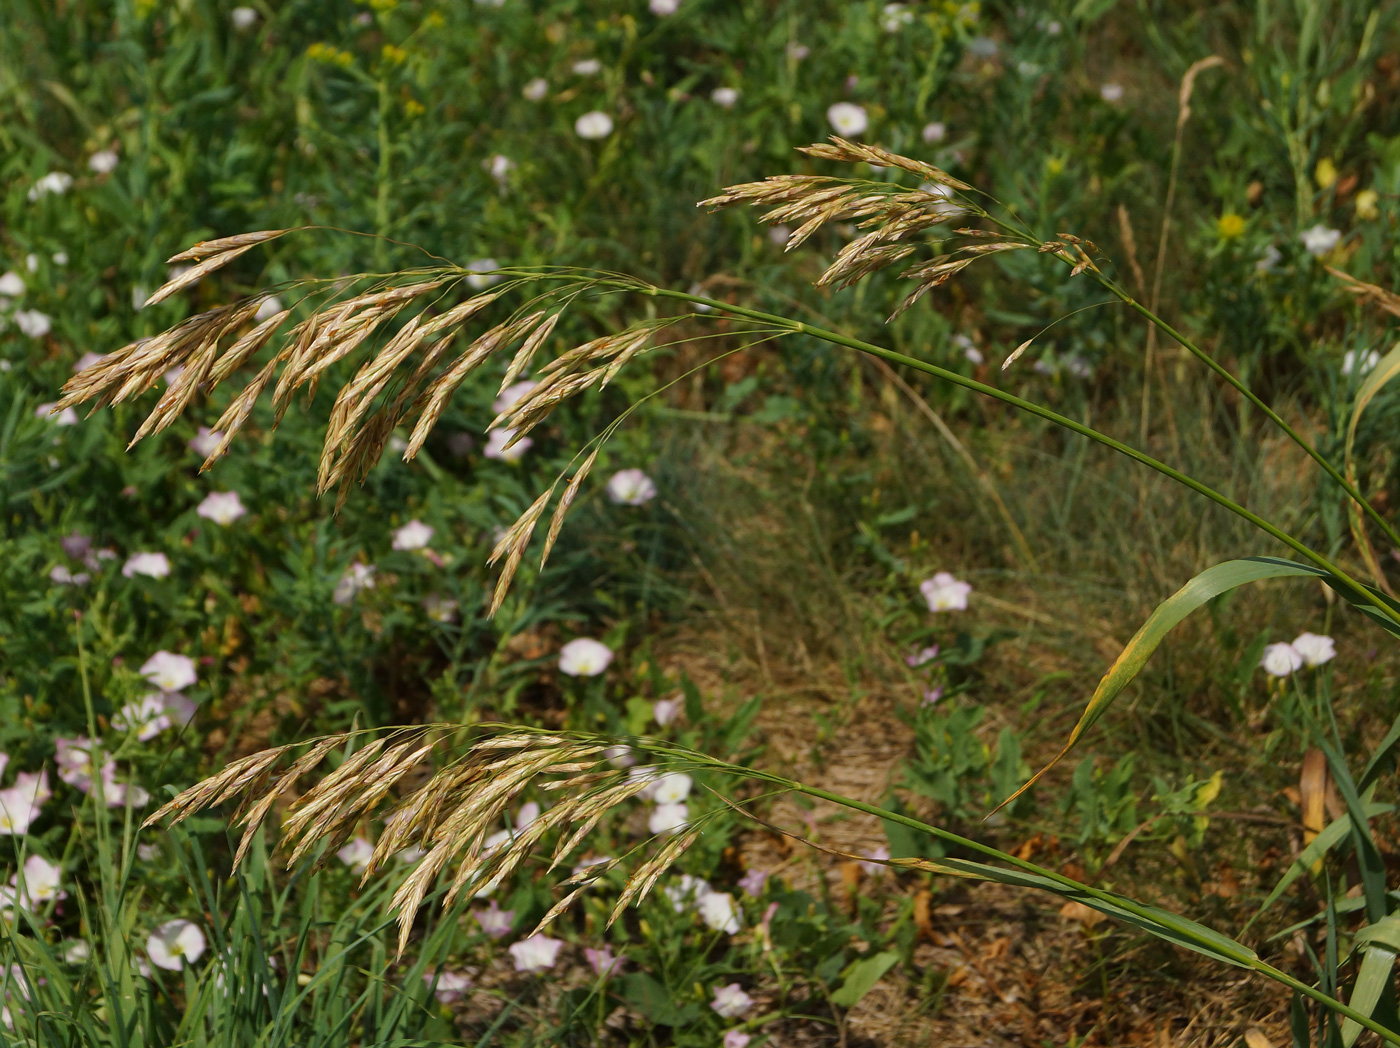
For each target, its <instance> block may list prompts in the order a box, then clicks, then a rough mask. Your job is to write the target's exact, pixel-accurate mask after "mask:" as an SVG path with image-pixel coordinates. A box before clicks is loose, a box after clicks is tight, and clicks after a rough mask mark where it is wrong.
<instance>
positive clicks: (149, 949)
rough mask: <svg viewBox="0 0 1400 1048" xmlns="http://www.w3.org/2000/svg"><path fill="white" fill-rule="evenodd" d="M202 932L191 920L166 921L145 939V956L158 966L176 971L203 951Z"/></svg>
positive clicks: (191, 961) (190, 962)
mask: <svg viewBox="0 0 1400 1048" xmlns="http://www.w3.org/2000/svg"><path fill="white" fill-rule="evenodd" d="M204 946H205V941H204V933H203V932H202V931H200V930H199V926H198V925H197V924H194V923H193V922H191V921H185V920H174V921H166V922H165V923H164V924H162V925H161V926H160V927H159V928H157V929H156V930H155V934H153V935H151V936H150V937H149V938H148V939H147V940H146V956H148V957H149V958H150V959H151V963H152V964H154V965H155V966H156V967H158V968H164V969H166V970H167V971H172V972H178V971H179V970H180V969H181V968H183V967H185V965H186V964H193V963H194V962H195V961H197V960H199V958H200V956H201V955H202V954H203V953H204Z"/></svg>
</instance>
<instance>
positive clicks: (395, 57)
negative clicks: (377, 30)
mask: <svg viewBox="0 0 1400 1048" xmlns="http://www.w3.org/2000/svg"><path fill="white" fill-rule="evenodd" d="M380 54H381V55H382V56H383V58H384V61H386V62H388V63H389V64H390V65H402V64H403V63H404V61H406V60H407V58H408V52H407V51H405V50H404V49H403V48H402V47H395V46H394V45H393V44H385V45H384V50H383V51H381V52H380Z"/></svg>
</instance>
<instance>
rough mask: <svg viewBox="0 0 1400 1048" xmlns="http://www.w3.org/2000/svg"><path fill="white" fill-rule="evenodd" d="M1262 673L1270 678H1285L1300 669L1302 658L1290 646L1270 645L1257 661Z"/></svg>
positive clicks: (1281, 644) (1295, 649)
mask: <svg viewBox="0 0 1400 1048" xmlns="http://www.w3.org/2000/svg"><path fill="white" fill-rule="evenodd" d="M1259 665H1260V666H1263V667H1264V672H1265V673H1267V674H1269V676H1271V677H1287V676H1288V675H1289V674H1290V673H1293V672H1294V671H1295V670H1299V669H1302V667H1303V656H1302V655H1301V654H1299V652H1298V649H1297V648H1295V647H1293V645H1292V644H1286V643H1278V644H1270V645H1269V646H1268V647H1267V648H1265V649H1264V657H1263V658H1261V659H1260V660H1259Z"/></svg>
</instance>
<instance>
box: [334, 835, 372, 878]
mask: <svg viewBox="0 0 1400 1048" xmlns="http://www.w3.org/2000/svg"><path fill="white" fill-rule="evenodd" d="M373 856H374V845H373V844H370V842H369V841H367V840H365V839H364V838H363V837H352V838H351V839H350V841H349V842H348V843H347V844H346V845H345V847H343V848H341V849H340V850H339V851H337V852H336V853H335V857H336V858H337V859H339V860H340V861H341V862H343V863H345V865H346V866H349V867H350V869H351V870H353V871H355V872H358V871H360V870H363V869H364V868H365V867H366V866H368V865H369V860H370V859H371V858H372V857H373Z"/></svg>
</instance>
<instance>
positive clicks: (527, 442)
mask: <svg viewBox="0 0 1400 1048" xmlns="http://www.w3.org/2000/svg"><path fill="white" fill-rule="evenodd" d="M513 436H515V430H513V429H504V428H503V429H493V430H492V431H491V432H490V434H489V435H488V436H487V438H486V447H484V448H482V449H481V453H482V454H483V455H485V456H486V457H487V458H489V459H499V460H500V461H502V462H515V461H517V460H518V459H520V458H521V457H522V456H523V455H524V454H525V452H527V451H529V450H530V446H531V445H532V444H534V443H535V442H534V441H533V440H531V439H530V438H529V437H521V438H520V439H519V440H517V441H516V442H515V443H514V444H511V445H510V447H506V445H507V444H510V439H511V437H513Z"/></svg>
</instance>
